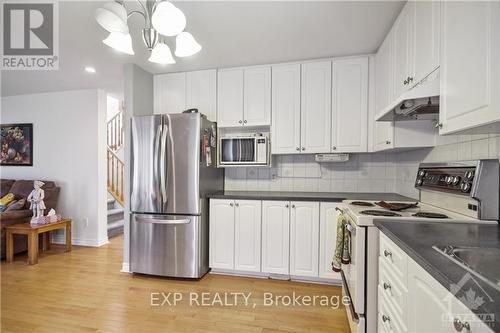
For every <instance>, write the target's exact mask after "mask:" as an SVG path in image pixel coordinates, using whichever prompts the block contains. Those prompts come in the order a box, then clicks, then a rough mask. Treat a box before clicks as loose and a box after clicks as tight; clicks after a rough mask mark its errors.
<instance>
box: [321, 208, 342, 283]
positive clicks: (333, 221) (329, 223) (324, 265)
mask: <svg viewBox="0 0 500 333" xmlns="http://www.w3.org/2000/svg"><path fill="white" fill-rule="evenodd" d="M341 206H342V204H341V203H338V202H322V203H321V204H320V210H319V277H320V278H325V279H334V280H340V279H341V277H340V273H336V272H334V271H332V264H331V263H332V259H333V254H334V251H335V243H336V241H337V219H338V217H339V214H340V213H339V211H338V210H337V208H340V207H341Z"/></svg>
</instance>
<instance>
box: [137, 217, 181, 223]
mask: <svg viewBox="0 0 500 333" xmlns="http://www.w3.org/2000/svg"><path fill="white" fill-rule="evenodd" d="M135 220H136V221H137V222H140V223H152V224H175V225H179V224H189V223H190V222H191V219H181V220H169V219H161V218H157V217H136V219H135Z"/></svg>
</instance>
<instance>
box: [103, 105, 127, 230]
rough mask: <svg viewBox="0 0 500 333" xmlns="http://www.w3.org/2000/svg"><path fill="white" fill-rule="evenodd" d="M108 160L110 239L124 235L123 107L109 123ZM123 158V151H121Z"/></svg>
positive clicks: (107, 128)
mask: <svg viewBox="0 0 500 333" xmlns="http://www.w3.org/2000/svg"><path fill="white" fill-rule="evenodd" d="M106 130H107V160H108V166H107V168H108V182H107V183H108V193H109V194H111V196H112V197H113V198H112V199H111V198H109V199H108V237H113V236H117V235H120V234H122V233H123V225H124V210H123V206H124V191H125V184H124V180H125V164H124V162H123V160H122V158H121V157H120V156H119V155H120V154H119V152H120V149H122V148H123V142H124V130H123V107H121V108H120V111H119V112H118V113H117V114H116V115H115V116H114V117H113V118H111V119H110V120H109V121H108V123H107V127H106ZM121 153H122V154H121V155H122V156H123V151H121Z"/></svg>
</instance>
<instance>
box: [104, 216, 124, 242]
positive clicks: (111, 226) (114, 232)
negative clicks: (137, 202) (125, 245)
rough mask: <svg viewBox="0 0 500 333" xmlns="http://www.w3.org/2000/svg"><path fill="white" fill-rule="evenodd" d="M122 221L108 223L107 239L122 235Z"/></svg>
mask: <svg viewBox="0 0 500 333" xmlns="http://www.w3.org/2000/svg"><path fill="white" fill-rule="evenodd" d="M124 225H125V221H124V220H118V221H114V222H111V223H108V238H111V237H114V236H118V235H121V234H123V226H124Z"/></svg>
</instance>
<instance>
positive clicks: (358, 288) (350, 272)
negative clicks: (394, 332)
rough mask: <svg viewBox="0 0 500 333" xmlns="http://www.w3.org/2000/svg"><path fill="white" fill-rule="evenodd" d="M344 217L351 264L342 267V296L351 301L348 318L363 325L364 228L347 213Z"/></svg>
mask: <svg viewBox="0 0 500 333" xmlns="http://www.w3.org/2000/svg"><path fill="white" fill-rule="evenodd" d="M344 214H345V215H344V216H345V217H346V228H347V229H348V230H349V232H350V235H351V237H350V238H351V239H350V254H351V262H350V264H348V265H342V285H343V289H344V294H345V295H347V296H349V297H350V299H351V306H350V307H348V312H351V313H350V317H352V318H353V320H354V321H356V320H358V323H359V321H362V323H363V325H364V316H365V285H366V284H365V278H366V277H365V267H366V256H365V254H366V252H365V251H366V227H360V226H358V225H356V223H355V222H354V219H352V218H351V216H350V215H349V214H348V213H344Z"/></svg>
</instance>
